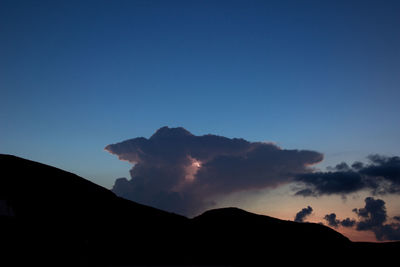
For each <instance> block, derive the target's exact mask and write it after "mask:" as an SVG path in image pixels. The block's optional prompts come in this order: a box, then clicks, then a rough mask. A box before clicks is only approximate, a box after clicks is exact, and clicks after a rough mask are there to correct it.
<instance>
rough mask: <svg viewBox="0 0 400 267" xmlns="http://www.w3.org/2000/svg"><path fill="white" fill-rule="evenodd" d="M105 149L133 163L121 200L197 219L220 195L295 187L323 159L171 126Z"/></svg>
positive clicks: (120, 188)
mask: <svg viewBox="0 0 400 267" xmlns="http://www.w3.org/2000/svg"><path fill="white" fill-rule="evenodd" d="M105 150H106V151H108V152H110V153H112V154H114V155H117V156H118V158H119V159H121V160H125V161H129V162H131V163H132V164H134V166H133V167H132V169H131V171H130V174H131V178H130V179H126V178H120V179H117V180H116V182H115V185H114V187H113V191H114V192H115V193H116V194H117V195H119V196H122V197H125V198H127V199H130V200H133V201H137V202H140V203H143V204H147V205H151V206H154V207H157V208H161V209H164V210H168V211H172V212H177V213H180V214H184V215H195V214H197V213H198V212H200V211H202V210H204V209H205V208H207V207H209V206H211V205H212V204H213V201H214V200H215V199H216V197H218V196H221V195H225V194H230V193H233V192H237V191H245V190H252V189H263V188H274V187H277V186H279V185H282V184H285V183H288V182H291V181H292V180H293V177H295V176H296V175H297V174H299V173H307V172H310V171H311V169H310V168H309V166H310V165H312V164H315V163H318V162H320V161H321V160H322V158H323V155H322V154H320V153H318V152H315V151H307V150H287V149H282V148H280V147H278V146H276V145H275V144H272V143H263V142H249V141H246V140H244V139H237V138H233V139H231V138H226V137H222V136H217V135H211V134H208V135H203V136H196V135H193V134H191V133H190V132H189V131H187V130H185V129H184V128H168V127H163V128H160V129H159V130H157V131H156V133H155V134H153V135H152V136H151V137H150V138H148V139H147V138H143V137H138V138H133V139H130V140H126V141H123V142H120V143H116V144H111V145H108V146H106V148H105Z"/></svg>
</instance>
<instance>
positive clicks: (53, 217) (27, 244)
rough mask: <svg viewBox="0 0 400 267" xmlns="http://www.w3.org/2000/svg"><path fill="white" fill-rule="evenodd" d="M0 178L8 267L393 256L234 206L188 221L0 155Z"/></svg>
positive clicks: (394, 246) (394, 247)
mask: <svg viewBox="0 0 400 267" xmlns="http://www.w3.org/2000/svg"><path fill="white" fill-rule="evenodd" d="M0 170H1V178H0V227H1V229H2V237H1V239H0V245H1V247H0V249H1V250H0V251H1V252H2V253H1V255H2V256H1V260H2V263H8V265H15V266H20V265H22V264H24V265H27V264H29V265H41V266H43V265H52V266H60V265H65V266H67V265H68V266H118V265H121V266H122V265H123V266H135V265H139V266H142V265H153V266H160V265H161V266H165V265H180V266H185V265H191V266H192V265H213V266H214V265H224V266H235V265H242V266H251V265H268V264H270V263H272V262H276V261H279V262H280V263H284V264H285V263H289V264H300V263H301V264H304V263H307V264H311V265H314V264H313V261H312V259H313V258H314V259H317V258H318V257H321V256H323V257H325V259H329V262H335V261H336V262H340V261H342V260H343V261H345V260H346V261H347V262H348V261H349V260H352V261H353V262H356V263H359V262H362V261H363V260H365V257H364V256H365V255H368V262H370V260H376V261H379V262H380V263H382V262H383V261H384V260H388V261H389V260H392V259H394V255H395V253H393V251H398V250H399V248H400V243H398V242H392V243H384V244H375V243H354V242H351V241H350V240H348V239H347V238H346V237H344V236H343V235H341V234H340V233H338V232H336V231H334V230H333V229H331V228H328V227H326V226H323V225H320V224H313V223H296V222H292V221H284V220H279V219H276V218H272V217H269V216H264V215H257V214H253V213H249V212H246V211H243V210H240V209H237V208H223V209H215V210H210V211H207V212H205V213H203V214H202V215H200V216H197V217H195V218H193V219H188V218H186V217H183V216H180V215H177V214H173V213H168V212H165V211H161V210H158V209H155V208H152V207H148V206H145V205H141V204H138V203H135V202H132V201H128V200H125V199H122V198H120V197H117V196H116V195H115V194H114V193H112V192H111V191H110V190H107V189H105V188H103V187H101V186H98V185H96V184H94V183H92V182H90V181H87V180H85V179H83V178H81V177H79V176H77V175H75V174H72V173H69V172H65V171H63V170H60V169H57V168H54V167H51V166H47V165H44V164H41V163H37V162H33V161H29V160H25V159H22V158H18V157H15V156H10V155H0ZM366 262H367V260H366ZM314 263H315V262H314ZM2 265H3V266H7V264H2Z"/></svg>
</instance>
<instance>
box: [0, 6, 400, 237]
mask: <svg viewBox="0 0 400 267" xmlns="http://www.w3.org/2000/svg"><path fill="white" fill-rule="evenodd" d="M399 14H400V2H399V1H382V0H376V1H364V0H363V1H361V0H360V1H350V0H346V1H297V0H296V1H295V0H293V1H190V0H189V1H100V0H96V1H71V0H68V1H19V0H10V1H7V0H1V1H0V33H1V34H0V152H1V153H8V154H14V155H17V156H21V157H25V158H29V159H32V160H35V161H40V162H43V163H46V164H50V165H53V166H57V167H59V168H63V169H66V170H68V171H72V172H74V173H77V174H78V175H81V176H83V177H86V178H88V179H90V180H92V181H93V182H95V183H98V184H100V185H103V186H105V187H107V188H111V187H112V185H113V183H114V181H115V178H117V177H121V176H128V175H129V174H128V171H129V168H130V164H129V163H127V162H122V161H118V160H117V159H116V158H115V157H114V156H112V155H110V154H109V153H107V152H105V151H104V147H105V146H106V145H108V144H111V143H115V142H119V141H122V140H125V139H129V138H133V137H138V136H144V137H149V136H151V135H152V134H153V133H154V132H155V131H156V130H157V129H158V128H160V127H162V126H165V125H168V126H182V127H185V128H186V129H188V130H189V131H191V132H192V133H193V134H196V135H203V134H207V133H212V134H217V135H222V136H226V137H241V138H244V139H246V140H249V141H268V142H274V143H276V144H278V145H279V146H281V147H283V148H287V149H311V150H315V151H318V152H321V153H323V154H324V156H325V159H324V161H323V162H322V163H321V164H319V165H317V167H319V168H325V167H326V166H329V165H335V164H337V163H339V162H341V161H346V162H352V161H355V160H361V161H363V160H365V157H366V156H367V155H369V154H375V153H379V154H382V155H387V156H394V155H399V154H400V153H399V151H400V142H399V136H400V116H399V114H400V105H399V104H398V103H399V99H400V88H399V85H400V30H399V29H400V15H399ZM283 192H286V191H284V189H281V191H279V190H278V191H276V192H274V193H272V194H266V193H265V192H264V193H260V194H259V195H252V196H251V197H249V196H247V197H239V198H235V201H236V202H238V201H237V199H240V203H239V204H238V205H241V206H243V207H246V208H248V209H251V210H253V211H257V212H260V213H266V214H269V215H276V216H277V217H280V218H287V219H289V217H290V219H293V216H294V214H295V213H296V212H297V211H298V210H300V209H301V208H303V207H306V206H307V205H311V206H313V208H314V210H315V214H318V216H320V217H323V215H324V214H325V213H326V212H325V210H324V211H322V210H323V209H326V210H327V209H328V208H327V207H331V206H332V205H337V206H336V207H337V209H335V210H333V207H332V210H331V209H330V210H331V211H332V212H333V211H336V212H337V214H338V215H339V214H340V215H343V216H341V217H344V216H345V214H346V212H349V213H351V209H352V208H354V207H362V206H363V200H364V198H363V197H362V196H357V197H354V199H352V200H350V199H349V200H346V201H344V200H341V199H339V198H338V199H337V200H335V201H333V198H327V197H326V198H325V197H323V198H321V199H319V200H315V199H303V198H298V199H296V200H295V201H293V200H292V199H291V198H288V197H286V195H285V194H284V193H283ZM266 195H267V196H266ZM244 199H245V200H244ZM224 201H227V200H224ZM224 201H222V203H223V202H224ZM235 201H230V202H229V203H232V202H235ZM274 201H276V202H277V203H278V202H279V203H280V205H281V206H278V205H272V204H271V203H275V202H274ZM394 202H396V201H394ZM332 203H335V204H332ZM343 205H345V206H346V207H343ZM347 206H348V207H347ZM347 208H348V210H347ZM393 209H394V211H397V212H398V213H400V207H395V206H394V205H392V206H389V205H388V213H390V212H391V211H393ZM318 210H321V212H318ZM330 210H329V211H330ZM327 211H328V210H327ZM340 211H341V212H340ZM324 212H325V213H324ZM393 215H395V214H393ZM315 216H317V215H315ZM349 216H350V215H349ZM312 219H313V218H311V220H312ZM315 221H320V218H319V217H316V218H315ZM360 239H363V237H362V238H360Z"/></svg>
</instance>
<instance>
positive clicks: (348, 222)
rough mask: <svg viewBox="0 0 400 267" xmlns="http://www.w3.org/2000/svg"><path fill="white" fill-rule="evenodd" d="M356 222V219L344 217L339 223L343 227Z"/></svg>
mask: <svg viewBox="0 0 400 267" xmlns="http://www.w3.org/2000/svg"><path fill="white" fill-rule="evenodd" d="M355 224H356V220H353V219H350V218H346V219H344V220H342V221H340V225H341V226H343V227H353V226H354V225H355Z"/></svg>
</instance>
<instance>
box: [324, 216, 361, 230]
mask: <svg viewBox="0 0 400 267" xmlns="http://www.w3.org/2000/svg"><path fill="white" fill-rule="evenodd" d="M324 219H325V220H326V221H327V222H328V225H329V226H331V227H335V228H338V227H339V226H340V225H341V226H343V227H353V226H354V225H355V224H356V221H355V220H353V219H350V218H346V219H344V220H339V219H337V218H336V214H335V213H331V214H327V215H325V217H324Z"/></svg>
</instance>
